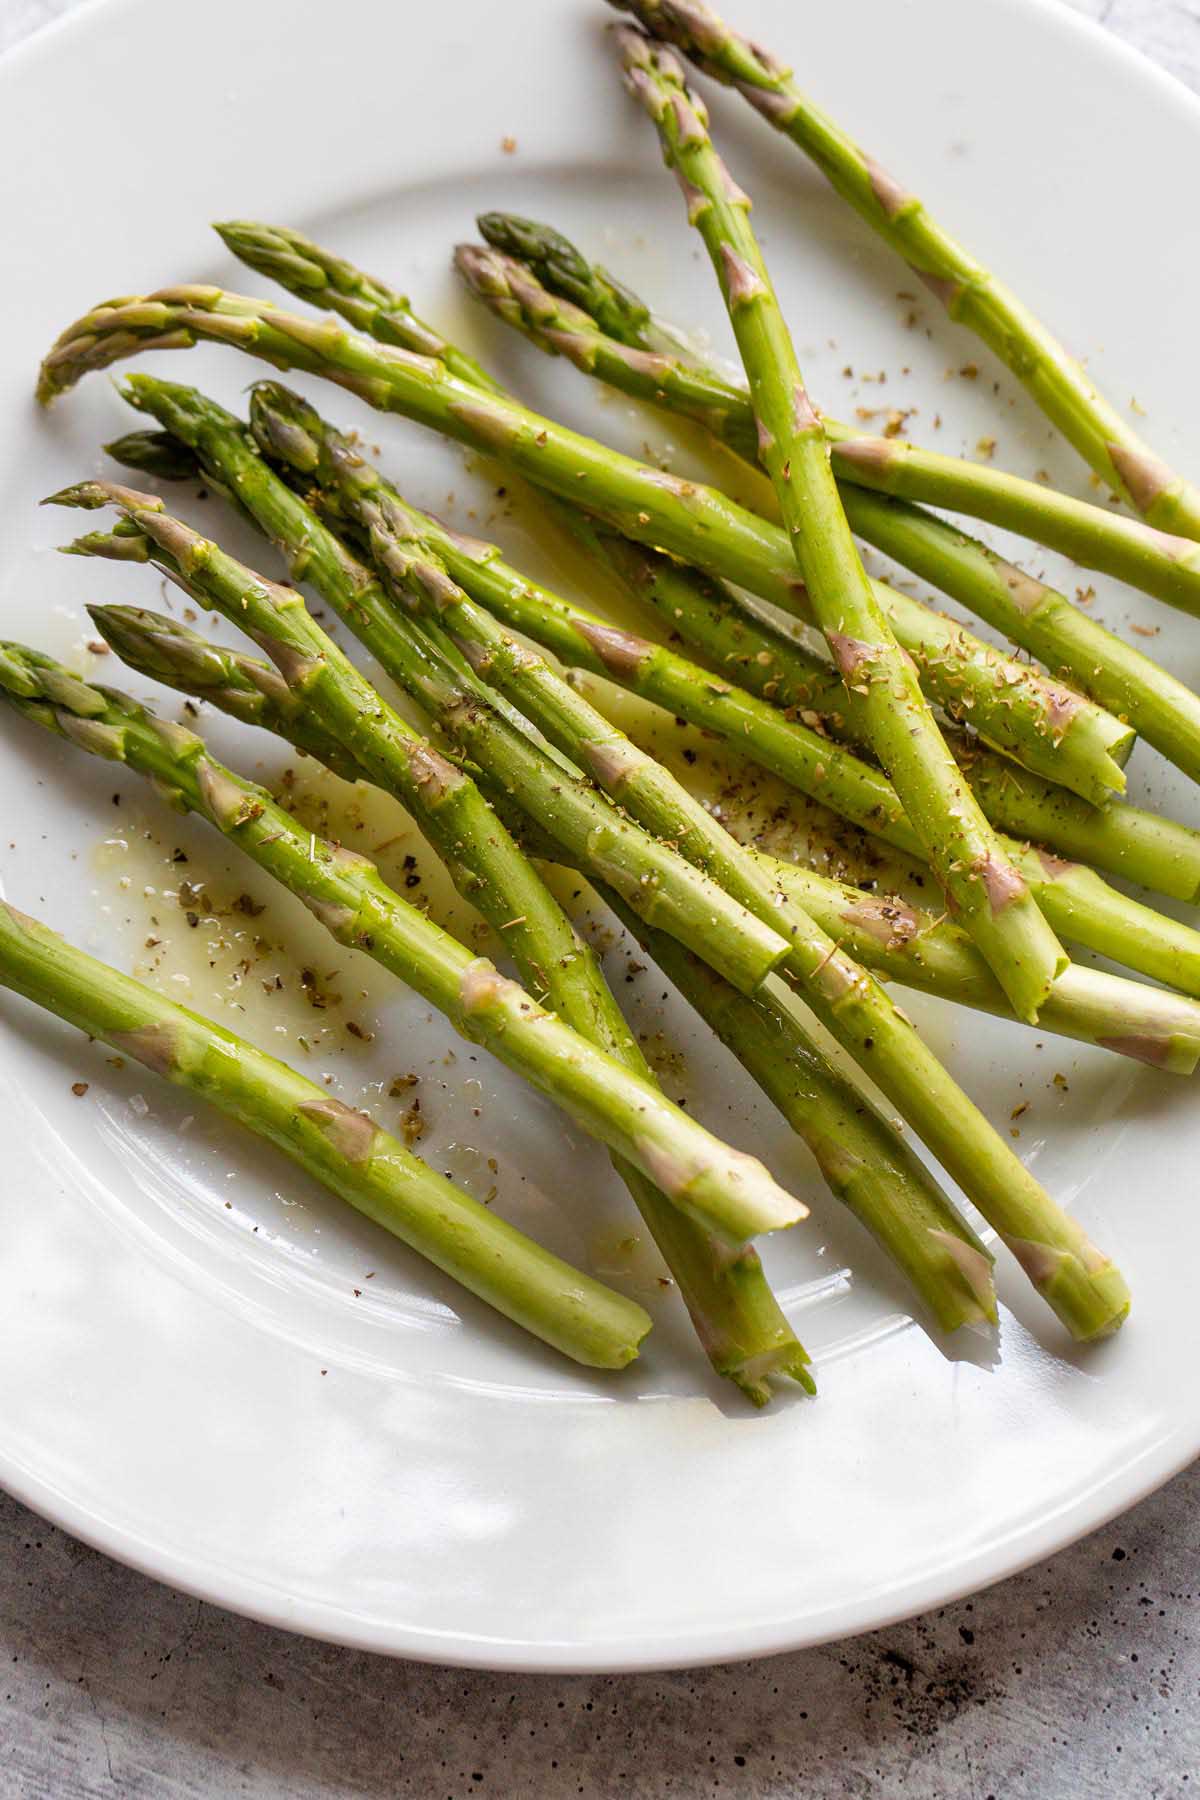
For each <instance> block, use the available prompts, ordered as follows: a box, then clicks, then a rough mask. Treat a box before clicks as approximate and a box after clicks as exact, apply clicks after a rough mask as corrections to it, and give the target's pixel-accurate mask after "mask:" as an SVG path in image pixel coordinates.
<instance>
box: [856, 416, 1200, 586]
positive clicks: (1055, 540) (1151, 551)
mask: <svg viewBox="0 0 1200 1800" xmlns="http://www.w3.org/2000/svg"><path fill="white" fill-rule="evenodd" d="M825 429H826V432H827V434H828V436H829V438H830V442H831V444H832V450H833V466H834V468H835V469H836V470H837V473H838V475H839V477H842V478H844V479H846V480H848V481H851V482H853V483H854V484H855V486H856V487H863V488H871V489H873V490H874V491H875V492H876V493H880V494H891V495H893V496H894V497H895V498H896V499H898V500H920V501H924V502H925V503H926V504H927V505H929V506H944V507H945V508H946V509H947V510H948V511H950V512H961V513H966V514H968V515H969V516H970V517H972V518H975V519H983V520H985V521H986V522H987V523H988V524H989V525H999V526H1001V527H1002V528H1003V529H1005V530H1007V531H1015V532H1017V533H1018V534H1019V536H1021V537H1026V538H1030V539H1032V540H1033V542H1034V543H1036V544H1044V545H1045V546H1046V548H1047V549H1048V550H1057V551H1059V552H1060V554H1061V555H1063V556H1069V557H1070V558H1071V560H1072V562H1076V563H1079V564H1080V565H1081V566H1082V567H1083V568H1085V569H1094V570H1096V572H1097V573H1098V574H1101V575H1112V576H1115V577H1116V579H1117V580H1118V581H1125V582H1128V583H1129V585H1130V587H1135V588H1140V589H1141V590H1142V592H1143V593H1144V594H1152V595H1153V596H1154V598H1155V599H1156V600H1164V601H1166V603H1167V605H1168V606H1175V607H1178V609H1179V611H1180V612H1185V613H1191V614H1192V616H1193V617H1195V616H1196V615H1198V614H1200V552H1198V551H1197V549H1196V545H1195V542H1194V540H1193V539H1192V538H1190V537H1177V536H1174V535H1173V534H1172V533H1170V532H1167V531H1160V530H1158V529H1157V528H1156V527H1155V526H1153V525H1147V524H1146V523H1145V521H1144V520H1142V519H1131V518H1128V517H1127V516H1126V515H1125V514H1124V513H1114V512H1108V511H1106V509H1105V508H1104V507H1102V506H1094V505H1092V504H1091V503H1090V502H1089V501H1087V500H1077V499H1076V498H1075V497H1074V496H1073V495H1071V494H1061V493H1059V492H1058V490H1057V489H1055V488H1050V487H1045V486H1043V484H1042V483H1041V482H1038V481H1027V480H1024V479H1022V477H1021V476H1019V475H1010V474H1009V473H1008V472H1007V471H1006V470H1004V469H996V468H992V467H991V466H990V465H985V464H983V463H972V462H964V461H961V460H960V459H959V458H957V457H953V456H943V455H941V454H939V453H938V452H937V451H936V450H927V449H925V448H923V447H922V446H920V445H918V444H910V443H906V442H904V441H903V440H902V439H900V438H884V437H864V436H863V434H862V432H860V431H856V430H855V429H854V427H853V426H852V425H840V424H838V423H836V422H835V421H834V420H832V419H826V421H825Z"/></svg>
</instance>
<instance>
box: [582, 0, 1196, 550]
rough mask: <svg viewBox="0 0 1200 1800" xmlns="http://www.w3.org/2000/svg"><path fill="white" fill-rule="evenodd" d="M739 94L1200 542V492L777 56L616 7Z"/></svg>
mask: <svg viewBox="0 0 1200 1800" xmlns="http://www.w3.org/2000/svg"><path fill="white" fill-rule="evenodd" d="M610 4H611V5H614V6H616V7H618V8H619V9H621V10H623V11H626V12H631V13H633V14H635V16H636V17H637V18H638V19H639V20H640V22H641V23H642V24H643V25H644V26H645V28H646V29H647V30H648V31H651V32H653V33H655V34H656V35H658V36H660V37H663V38H666V39H668V40H669V41H670V42H672V43H674V44H677V45H679V46H680V48H682V49H683V50H684V51H685V52H686V53H687V55H688V56H689V57H690V58H691V59H692V61H693V62H695V64H696V66H697V67H698V68H701V69H703V70H704V71H705V73H707V74H709V75H713V76H715V77H716V79H717V80H719V81H723V82H726V83H728V84H729V85H731V86H734V87H736V88H738V89H739V91H740V92H741V93H743V94H744V95H745V96H746V98H747V99H748V100H749V101H750V103H751V105H752V106H754V107H755V109H756V110H757V111H758V112H760V113H761V114H762V115H763V117H764V118H765V119H767V120H768V121H769V122H770V123H771V124H773V125H775V126H776V127H777V129H779V130H780V131H782V132H784V133H785V135H786V136H788V137H789V138H791V140H792V142H793V143H794V144H796V145H798V146H799V148H800V149H801V150H803V151H804V152H805V154H806V155H807V156H809V157H811V158H812V160H813V161H814V162H815V163H816V165H817V167H818V168H819V169H820V170H821V172H822V173H823V174H824V175H825V176H826V178H827V179H828V180H829V182H830V184H831V185H832V186H833V188H834V189H835V191H836V192H837V193H839V194H840V195H841V196H842V198H843V199H844V200H846V201H848V202H849V204H850V205H851V206H853V207H854V209H855V211H856V212H857V213H858V214H859V215H860V217H862V218H863V219H865V220H866V222H867V224H868V225H870V226H871V227H872V229H873V230H875V231H877V232H878V233H879V235H880V236H881V237H882V238H883V239H884V241H885V242H886V243H888V244H890V245H891V247H892V249H893V250H895V251H896V252H897V253H898V254H899V255H900V256H901V257H903V259H904V261H905V262H906V263H907V264H908V265H909V267H910V268H911V269H912V270H913V272H914V274H916V275H919V276H920V278H921V280H922V281H923V282H924V283H925V285H926V286H927V287H928V288H929V289H930V291H931V293H933V294H934V295H936V297H937V298H938V299H939V300H940V301H941V302H942V304H943V305H944V306H945V308H946V310H947V312H948V313H949V314H950V317H951V318H952V319H955V320H957V321H959V322H960V323H962V324H964V325H966V326H968V327H969V328H970V329H971V330H972V331H974V332H975V333H976V335H977V336H979V337H981V338H982V339H983V341H984V343H985V344H987V345H988V347H989V349H991V350H992V351H994V353H995V354H996V355H997V356H998V357H1000V359H1001V360H1002V361H1003V362H1005V363H1006V364H1007V365H1008V367H1009V368H1010V369H1011V370H1012V372H1013V374H1014V375H1016V377H1017V378H1018V380H1019V381H1020V382H1021V383H1022V385H1023V386H1024V387H1025V388H1026V389H1027V390H1028V392H1029V393H1030V394H1031V395H1032V396H1033V398H1034V400H1036V402H1037V404H1038V405H1039V406H1040V407H1041V408H1042V411H1043V412H1044V413H1045V414H1046V415H1047V417H1048V418H1049V419H1050V420H1051V421H1052V422H1053V423H1054V424H1055V425H1056V426H1057V427H1058V429H1059V430H1060V431H1061V432H1062V434H1063V436H1064V437H1066V438H1067V439H1068V441H1069V442H1070V443H1072V444H1073V445H1074V446H1075V448H1076V450H1078V452H1079V454H1080V455H1081V456H1082V457H1083V458H1084V460H1085V461H1086V462H1088V463H1089V464H1090V465H1091V467H1092V468H1093V469H1094V470H1095V471H1096V473H1097V475H1099V476H1100V478H1101V480H1103V481H1105V482H1107V483H1108V485H1109V486H1110V487H1113V488H1115V489H1116V490H1117V491H1118V492H1119V493H1120V494H1122V495H1123V497H1124V498H1125V499H1126V500H1127V501H1128V502H1129V503H1130V505H1132V506H1133V507H1134V509H1135V510H1136V511H1138V512H1140V513H1141V514H1142V515H1143V516H1144V517H1145V518H1146V519H1147V520H1148V521H1149V522H1150V524H1151V525H1157V526H1161V527H1162V528H1163V529H1164V530H1166V531H1175V532H1179V533H1180V534H1181V535H1182V536H1184V537H1188V538H1195V537H1200V492H1198V491H1197V489H1196V488H1195V487H1194V486H1193V485H1192V484H1191V483H1190V482H1189V481H1186V480H1185V479H1184V478H1183V477H1182V476H1181V475H1178V474H1176V473H1175V471H1174V470H1173V469H1171V468H1169V467H1168V466H1167V465H1166V464H1165V463H1164V462H1162V461H1161V459H1160V458H1159V457H1157V456H1155V455H1154V453H1153V452H1152V451H1151V450H1150V449H1149V448H1148V447H1147V445H1146V444H1145V443H1143V441H1142V440H1141V438H1140V437H1139V436H1138V435H1137V433H1136V432H1135V431H1134V430H1133V429H1132V428H1131V427H1130V425H1129V424H1128V423H1127V421H1126V420H1125V419H1124V418H1123V417H1122V415H1121V414H1120V413H1119V412H1118V411H1117V410H1116V408H1115V407H1113V406H1112V405H1110V404H1109V402H1108V401H1107V400H1105V399H1104V398H1103V396H1102V395H1101V394H1100V393H1099V391H1098V390H1097V388H1096V387H1095V386H1094V384H1093V383H1092V382H1091V381H1090V380H1089V378H1088V376H1087V375H1086V373H1085V372H1084V370H1083V368H1082V366H1081V365H1080V364H1079V363H1077V362H1076V361H1075V359H1074V358H1073V357H1071V356H1069V355H1068V354H1067V352H1066V350H1064V348H1063V346H1062V345H1061V344H1060V343H1059V342H1058V341H1057V339H1056V338H1055V337H1054V336H1053V335H1052V334H1051V333H1050V332H1049V331H1048V330H1047V329H1046V327H1045V326H1044V325H1042V324H1041V323H1040V322H1039V321H1038V320H1037V319H1036V318H1035V317H1034V316H1033V314H1032V313H1031V312H1029V310H1028V309H1027V308H1026V307H1025V306H1023V305H1022V304H1021V302H1020V301H1019V300H1018V299H1017V297H1016V295H1015V294H1014V293H1012V292H1011V291H1010V290H1009V289H1008V288H1006V287H1005V286H1004V285H1003V283H1001V282H1000V281H998V280H997V278H996V277H995V276H994V275H993V274H991V273H990V271H989V270H987V269H985V268H984V267H983V266H982V264H980V263H978V262H976V260H975V259H974V257H972V256H970V255H969V254H968V252H967V251H966V250H964V249H963V247H962V245H960V244H959V243H957V242H956V240H955V239H954V238H952V237H951V236H950V234H949V233H948V232H946V231H945V230H943V229H942V227H941V226H940V225H938V224H937V223H936V222H935V221H934V219H933V218H932V217H931V215H930V214H929V212H928V211H927V210H926V208H925V206H924V204H923V203H922V202H921V201H920V200H919V199H918V198H917V196H916V195H915V194H911V193H908V192H907V191H906V190H905V189H904V188H903V187H902V186H901V185H900V183H899V182H897V181H896V180H895V179H894V177H893V176H891V175H889V174H888V173H887V172H886V170H884V169H881V168H880V166H879V164H878V163H876V162H875V161H874V160H873V159H872V158H871V157H869V156H867V155H866V154H865V153H864V152H863V151H862V150H861V149H860V148H859V147H858V145H857V144H855V143H854V141H853V140H852V139H851V138H849V137H847V135H846V134H845V133H844V132H843V131H842V130H841V129H840V128H839V127H838V126H837V125H836V124H835V123H834V122H833V120H832V119H830V118H828V117H827V116H826V115H825V114H824V113H822V112H821V111H820V110H819V108H818V107H816V106H814V105H813V103H812V101H811V100H809V99H808V98H807V97H806V96H805V95H804V94H803V93H802V92H801V91H800V89H799V88H798V87H797V86H796V85H795V83H794V82H793V81H792V79H791V72H790V70H789V69H787V68H786V67H785V66H784V65H783V64H782V63H780V62H779V61H778V60H777V59H776V58H775V57H774V56H772V55H771V54H770V52H768V51H765V50H763V49H762V48H761V47H759V46H757V45H755V44H752V43H750V42H749V40H748V39H746V38H743V37H741V36H739V35H738V34H737V33H735V32H734V31H732V30H731V29H730V28H729V26H727V25H726V24H725V22H724V21H723V20H722V19H721V18H719V17H718V15H717V14H716V13H715V12H714V11H713V10H712V8H711V7H710V6H709V5H708V4H707V0H610Z"/></svg>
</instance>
